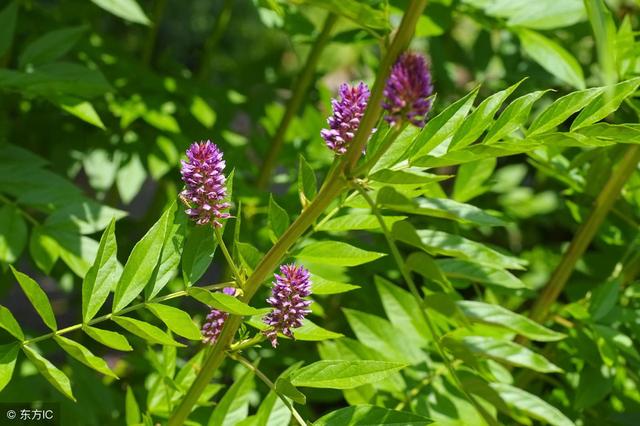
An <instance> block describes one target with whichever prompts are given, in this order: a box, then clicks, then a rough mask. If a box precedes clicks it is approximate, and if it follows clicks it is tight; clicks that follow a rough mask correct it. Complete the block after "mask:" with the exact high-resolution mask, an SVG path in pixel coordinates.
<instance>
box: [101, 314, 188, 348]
mask: <svg viewBox="0 0 640 426" xmlns="http://www.w3.org/2000/svg"><path fill="white" fill-rule="evenodd" d="M112 319H113V321H114V322H115V323H116V324H118V325H119V326H120V327H122V328H124V329H125V330H127V331H128V332H130V333H131V334H135V335H136V336H138V337H141V338H143V339H144V340H146V341H148V342H149V343H158V344H160V345H167V346H178V347H184V346H185V345H183V344H182V343H178V342H176V341H175V340H173V339H172V338H171V336H169V335H168V334H167V333H165V332H164V331H162V330H160V329H159V328H158V327H156V326H154V325H151V324H149V323H146V322H144V321H140V320H137V319H133V318H129V317H121V316H114V317H112Z"/></svg>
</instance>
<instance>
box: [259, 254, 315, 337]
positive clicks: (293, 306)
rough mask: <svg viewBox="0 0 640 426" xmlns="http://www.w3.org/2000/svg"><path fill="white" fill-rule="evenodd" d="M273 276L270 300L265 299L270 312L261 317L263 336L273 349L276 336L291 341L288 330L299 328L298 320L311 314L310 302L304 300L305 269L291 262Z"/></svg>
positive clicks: (306, 290) (307, 290) (307, 284)
mask: <svg viewBox="0 0 640 426" xmlns="http://www.w3.org/2000/svg"><path fill="white" fill-rule="evenodd" d="M274 276H275V281H274V283H273V289H272V290H271V297H270V298H268V299H267V302H269V304H270V305H271V306H273V310H272V311H271V312H269V313H268V314H267V315H265V317H264V322H265V323H266V324H267V325H268V326H269V328H268V329H266V330H264V331H263V333H264V334H265V335H266V336H267V338H268V339H269V340H270V341H271V345H272V346H273V347H274V348H275V347H276V346H277V345H278V333H282V334H284V335H285V336H287V337H290V338H293V332H292V331H291V329H292V328H298V327H300V326H302V320H303V319H304V317H305V316H306V315H307V314H308V313H309V312H311V311H310V310H309V309H308V308H309V305H311V301H310V300H306V299H305V297H308V296H309V295H310V294H311V280H310V279H309V271H308V270H307V269H306V268H304V267H303V266H298V265H295V264H293V263H292V264H289V265H282V266H280V275H278V274H274Z"/></svg>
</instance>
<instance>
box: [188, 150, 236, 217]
mask: <svg viewBox="0 0 640 426" xmlns="http://www.w3.org/2000/svg"><path fill="white" fill-rule="evenodd" d="M187 158H188V160H187V161H185V160H182V168H181V170H180V173H181V174H182V180H183V181H184V184H185V189H184V190H183V191H182V192H181V193H180V199H181V200H182V201H183V202H184V203H185V204H186V205H187V207H188V209H187V210H186V213H187V215H189V217H190V218H191V219H192V220H193V221H195V223H196V224H198V225H206V224H208V223H211V224H212V225H213V226H215V227H218V228H219V227H221V226H222V223H221V222H220V221H221V220H222V219H227V218H229V216H230V215H229V213H226V212H224V210H227V209H228V208H229V207H230V206H231V205H230V204H229V203H228V202H226V201H225V198H226V197H227V186H226V178H225V177H224V174H223V172H224V167H225V161H224V160H223V158H222V151H220V149H219V148H218V147H217V146H216V144H214V143H212V142H211V141H206V142H194V143H193V144H191V146H190V147H189V149H187Z"/></svg>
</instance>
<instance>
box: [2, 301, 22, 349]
mask: <svg viewBox="0 0 640 426" xmlns="http://www.w3.org/2000/svg"><path fill="white" fill-rule="evenodd" d="M0 327H1V328H4V329H5V330H7V331H8V332H9V334H11V335H12V336H13V337H15V338H16V339H18V340H24V333H23V332H22V328H21V327H20V324H18V321H16V319H15V317H14V316H13V314H12V313H11V311H10V310H9V309H7V308H5V307H4V306H2V305H0Z"/></svg>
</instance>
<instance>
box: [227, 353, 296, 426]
mask: <svg viewBox="0 0 640 426" xmlns="http://www.w3.org/2000/svg"><path fill="white" fill-rule="evenodd" d="M231 358H233V359H235V360H236V361H238V362H239V363H240V364H242V365H244V366H245V367H247V368H248V369H249V370H251V371H253V372H254V373H255V375H256V376H258V378H259V379H260V380H262V381H263V382H264V384H265V385H267V386H268V387H269V389H271V390H272V391H273V393H275V394H276V395H278V398H280V399H281V400H282V402H283V403H284V405H286V406H287V408H288V409H289V411H291V414H292V415H293V417H294V418H295V419H296V421H297V422H298V424H299V425H300V426H306V425H307V422H305V420H304V419H303V418H302V416H301V415H300V413H298V411H297V410H296V409H295V408H294V407H293V404H291V402H290V401H289V400H288V399H287V398H286V397H285V396H284V395H282V394H281V393H280V392H278V391H277V390H276V386H275V385H274V384H273V382H272V381H271V380H270V379H269V378H268V377H267V376H266V375H265V374H264V373H263V372H262V371H260V370H259V369H258V367H256V366H255V365H253V364H252V363H251V361H249V360H248V359H246V358H244V357H243V356H241V355H240V354H233V355H231Z"/></svg>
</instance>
